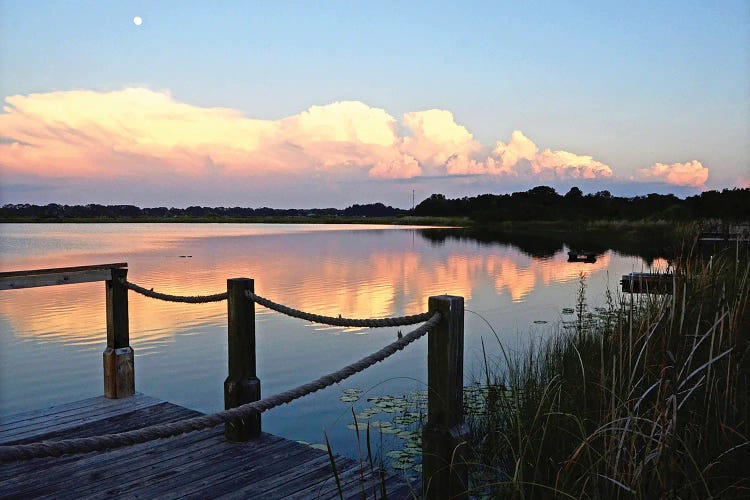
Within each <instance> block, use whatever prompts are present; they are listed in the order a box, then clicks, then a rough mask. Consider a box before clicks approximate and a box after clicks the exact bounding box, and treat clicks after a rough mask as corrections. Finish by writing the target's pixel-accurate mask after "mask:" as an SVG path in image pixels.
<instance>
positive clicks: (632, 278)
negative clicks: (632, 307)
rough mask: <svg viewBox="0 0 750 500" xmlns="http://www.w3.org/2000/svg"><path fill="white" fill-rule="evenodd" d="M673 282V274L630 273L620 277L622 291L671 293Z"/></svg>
mask: <svg viewBox="0 0 750 500" xmlns="http://www.w3.org/2000/svg"><path fill="white" fill-rule="evenodd" d="M673 283H674V279H673V276H672V275H671V274H663V273H630V274H624V275H623V276H622V279H620V284H621V285H622V291H623V292H624V293H653V294H671V293H672V289H673Z"/></svg>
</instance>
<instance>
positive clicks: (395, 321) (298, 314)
mask: <svg viewBox="0 0 750 500" xmlns="http://www.w3.org/2000/svg"><path fill="white" fill-rule="evenodd" d="M245 296H247V298H248V299H250V300H252V301H253V302H257V303H258V304H260V305H262V306H263V307H267V308H268V309H271V310H273V311H276V312H279V313H281V314H286V315H287V316H291V317H293V318H298V319H304V320H306V321H311V322H313V323H320V324H323V325H331V326H347V327H366V328H382V327H387V326H408V325H415V324H417V323H422V322H424V321H427V320H428V319H430V316H431V314H430V313H429V312H425V313H421V314H414V315H413V316H400V317H395V318H378V319H353V318H342V317H341V316H339V317H338V318H336V317H333V316H321V315H320V314H313V313H309V312H304V311H300V310H299V309H293V308H291V307H289V306H285V305H283V304H278V303H276V302H274V301H272V300H269V299H267V298H265V297H261V296H260V295H256V294H254V293H253V292H250V291H245Z"/></svg>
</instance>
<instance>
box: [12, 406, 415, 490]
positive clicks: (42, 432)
mask: <svg viewBox="0 0 750 500" xmlns="http://www.w3.org/2000/svg"><path fill="white" fill-rule="evenodd" d="M196 415H199V413H198V412H196V411H193V410H189V409H187V408H183V407H180V406H178V405H174V404H172V403H168V402H164V401H161V400H158V399H155V398H151V397H149V396H145V395H143V394H136V395H135V396H132V397H130V398H124V399H106V398H104V397H99V398H91V399H88V400H84V401H79V402H74V403H69V404H64V405H58V406H55V407H52V408H48V409H46V410H41V411H33V412H25V413H23V414H19V415H15V416H11V417H6V418H3V419H2V420H1V421H0V436H1V437H0V443H2V444H18V443H24V442H29V441H38V440H43V439H44V440H57V439H67V438H73V437H88V436H95V435H100V434H106V433H113V432H121V431H125V430H130V429H137V428H140V427H143V426H147V425H154V424H160V423H166V422H173V421H176V420H180V419H183V418H188V417H192V416H196ZM45 422H46V424H45ZM335 460H336V468H337V471H338V473H339V479H340V482H341V490H342V491H341V493H342V494H343V497H344V498H355V497H356V498H361V495H362V491H363V488H364V491H365V492H366V493H367V498H374V497H375V495H376V496H377V497H378V498H381V497H382V494H381V489H382V488H383V486H385V487H386V489H387V492H388V496H389V497H390V498H408V497H409V496H411V493H413V492H418V491H420V489H419V487H413V486H410V485H407V484H406V483H405V482H403V480H401V479H400V478H398V477H396V476H392V475H386V476H384V478H380V477H379V474H378V472H377V471H370V470H369V469H367V470H365V471H364V475H363V471H361V470H360V467H361V466H360V464H359V463H358V462H356V461H355V460H352V459H349V458H344V457H336V458H335ZM0 497H2V498H40V497H54V498H71V499H72V498H112V497H117V498H157V497H158V498H338V497H339V492H338V488H337V486H336V482H335V480H334V478H333V473H332V469H331V464H330V459H329V457H328V453H327V452H325V451H322V450H318V449H315V448H311V447H310V446H307V445H302V444H299V443H296V442H294V441H290V440H288V439H284V438H281V437H278V436H274V435H271V434H267V433H261V435H260V437H259V438H258V439H253V440H251V441H249V442H247V443H232V442H228V441H227V440H226V439H225V437H224V430H223V428H222V427H221V426H219V427H216V428H213V429H206V430H203V431H198V432H193V433H190V434H185V435H182V436H177V437H174V438H169V439H161V440H156V441H151V442H147V443H142V444H138V445H135V446H130V447H126V448H119V449H115V450H111V451H107V452H102V453H87V454H81V455H69V456H63V457H59V458H42V459H33V460H25V461H17V462H10V463H4V464H0Z"/></svg>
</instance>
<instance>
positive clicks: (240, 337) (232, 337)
mask: <svg viewBox="0 0 750 500" xmlns="http://www.w3.org/2000/svg"><path fill="white" fill-rule="evenodd" d="M245 291H250V292H254V291H255V283H254V281H253V280H252V279H249V278H233V279H229V280H227V313H228V318H227V323H228V327H227V330H228V339H227V340H228V343H229V353H228V354H229V356H228V357H229V375H228V376H227V379H226V381H225V382H224V409H226V410H228V409H230V408H236V407H237V406H241V405H243V404H245V403H251V402H253V401H258V400H259V399H260V380H259V379H258V377H257V376H256V365H255V303H254V302H253V301H251V300H249V299H248V298H247V296H245ZM260 432H261V427H260V413H258V414H255V415H253V416H252V417H250V418H246V419H243V420H241V421H232V422H228V423H226V424H225V425H224V435H225V436H226V438H227V439H228V440H229V441H236V442H244V441H249V440H250V439H254V438H257V437H258V436H260Z"/></svg>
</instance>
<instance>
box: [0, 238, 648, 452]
mask: <svg viewBox="0 0 750 500" xmlns="http://www.w3.org/2000/svg"><path fill="white" fill-rule="evenodd" d="M423 234H424V233H423V230H421V229H418V228H405V227H403V226H400V227H383V226H364V225H357V226H342V225H330V226H329V225H303V224H300V225H254V224H244V225H243V224H236V225H235V224H215V225H214V224H81V225H77V224H65V225H44V224H40V225H25V224H5V225H0V236H1V238H0V255H1V256H2V263H1V266H0V267H1V268H2V270H4V271H7V270H17V269H33V268H45V267H61V266H73V265H89V264H98V263H107V262H128V264H129V273H128V277H129V279H130V281H133V282H135V283H137V284H140V285H143V286H146V287H149V288H151V287H153V288H154V289H155V290H157V291H161V292H167V293H174V294H184V295H201V294H208V293H217V292H221V291H225V290H226V279H227V278H232V277H251V278H254V279H255V288H256V292H257V293H259V294H260V295H263V296H266V297H268V298H270V299H272V300H275V301H277V302H281V303H284V304H288V305H291V306H293V307H296V308H298V309H302V310H306V311H314V312H318V313H321V314H328V315H338V314H341V315H342V316H345V317H347V316H348V317H384V316H394V315H403V314H414V313H418V312H422V311H423V310H425V309H426V304H427V298H428V297H429V296H430V295H439V294H443V293H447V294H454V295H461V296H463V297H465V299H466V308H467V309H468V310H470V311H474V312H476V313H478V314H481V315H482V317H484V318H486V320H487V321H488V322H489V323H490V324H492V326H493V327H494V329H495V330H496V332H497V333H498V335H499V337H500V339H501V341H502V342H504V343H505V344H506V345H507V346H508V347H509V348H517V347H518V346H520V345H522V344H523V343H525V342H528V341H529V340H531V339H535V338H538V337H540V336H544V335H545V334H548V333H549V332H550V331H551V330H552V329H553V328H554V325H556V324H557V323H558V322H559V321H560V319H561V310H562V308H564V307H573V305H574V304H575V297H576V290H577V288H578V279H579V276H580V274H581V273H585V274H586V276H587V283H588V289H589V295H590V299H589V302H590V303H592V305H595V298H596V297H598V296H600V295H601V293H602V292H603V291H604V289H605V288H606V287H607V286H609V287H610V289H612V290H616V288H617V283H618V280H619V278H620V275H621V274H625V273H628V272H631V271H633V270H637V271H641V270H644V269H648V266H647V265H646V264H645V263H644V262H643V261H642V260H641V259H639V258H636V257H629V256H622V255H619V254H617V253H615V252H613V251H608V252H606V253H604V254H603V255H601V256H600V257H599V258H598V259H597V262H596V263H594V264H587V263H568V262H567V253H565V251H566V250H567V249H563V251H560V252H558V253H557V254H555V255H553V256H551V257H548V258H544V259H538V258H532V257H531V256H529V255H527V254H525V253H523V252H522V251H520V250H518V249H517V248H516V247H514V246H511V245H507V244H487V243H483V244H479V243H477V242H473V241H470V240H457V239H448V240H445V241H443V242H441V243H436V242H434V241H431V240H430V239H428V238H426V237H425V236H424V235H423ZM188 255H189V256H191V257H189V258H188V257H181V256H188ZM661 264H662V263H661V262H659V261H657V262H655V263H654V265H655V266H658V265H661ZM129 300H130V330H131V333H130V338H131V345H132V346H133V349H134V350H135V354H136V360H135V363H136V387H137V390H139V391H140V392H144V393H146V394H149V395H152V396H155V397H159V398H162V399H165V400H169V401H172V402H175V403H178V404H181V405H184V406H187V407H189V408H193V409H196V410H199V411H203V412H213V411H216V410H219V409H223V382H224V378H225V377H226V356H227V354H226V350H227V346H226V303H218V304H205V305H191V304H172V303H167V302H163V301H157V300H153V299H148V298H145V297H142V296H140V295H137V294H134V293H132V292H131V293H130V297H129ZM256 321H257V330H258V333H257V336H258V339H257V341H258V348H257V360H258V377H259V378H260V379H261V384H262V391H263V394H264V395H271V394H274V393H276V392H279V391H281V390H285V389H288V388H291V387H293V386H296V385H298V384H300V383H303V382H307V381H309V380H311V379H313V378H317V377H319V376H320V375H322V374H324V373H328V372H330V371H332V370H334V369H337V368H339V367H341V366H344V365H346V364H349V363H351V362H352V361H355V360H357V359H359V358H361V357H363V356H365V355H367V354H370V353H371V352H373V351H375V350H377V349H378V348H380V347H382V346H384V345H386V344H387V343H389V342H391V341H393V340H394V339H395V338H396V336H397V330H398V329H395V328H391V329H377V330H366V329H340V328H328V327H323V326H320V325H312V324H309V323H305V322H303V321H299V320H295V319H291V318H286V317H282V316H280V315H278V314H276V313H273V312H270V311H267V310H265V309H263V308H260V307H257V310H256ZM545 322H546V323H545ZM105 325H106V323H105V306H104V284H103V283H86V284H78V285H66V286H55V287H45V288H35V289H25V290H11V291H3V292H0V356H1V358H0V416H2V415H8V414H12V413H16V412H18V411H24V410H29V409H35V408H40V407H44V406H48V405H51V404H56V403H63V402H67V401H72V400H75V399H82V398H86V397H90V396H96V395H100V394H101V393H102V358H101V353H102V351H103V350H104V347H105V343H106V326H105ZM403 330H404V332H406V331H408V330H410V329H409V328H404V329H403ZM482 339H483V340H484V342H485V344H486V345H487V346H488V350H489V352H490V355H491V357H493V356H495V355H496V354H497V352H498V349H497V340H496V339H495V337H494V334H493V333H492V332H491V331H490V329H489V328H488V326H487V325H486V323H485V322H484V321H483V320H482V319H481V318H479V317H478V316H477V315H476V314H474V313H472V312H467V313H466V358H465V366H466V379H467V381H470V380H471V379H472V376H473V374H478V373H479V370H480V366H481V363H480V359H481V357H482V352H481V347H480V346H481V340H482ZM425 380H426V338H423V339H421V340H420V341H418V342H416V343H415V344H412V345H411V346H409V348H407V349H406V350H405V351H402V352H400V353H398V354H396V355H394V356H393V357H391V358H389V359H388V360H386V361H385V362H383V363H380V364H378V365H376V366H374V367H372V368H370V369H368V370H367V371H365V372H364V373H362V374H359V375H356V376H354V377H352V378H351V379H349V380H347V381H345V382H344V383H343V384H341V385H340V386H336V387H333V388H330V389H327V390H325V391H321V392H319V393H316V394H313V395H311V396H308V397H307V398H305V399H302V400H299V401H296V402H294V403H292V404H290V405H287V406H284V407H281V408H278V409H275V410H272V411H271V412H269V413H266V414H264V416H263V419H264V420H263V427H264V430H266V431H268V432H273V433H276V434H280V435H282V436H285V437H288V438H292V439H301V440H306V441H310V442H318V443H319V442H322V441H323V434H322V432H323V430H324V429H325V430H326V432H327V433H328V436H329V438H330V439H331V440H332V444H333V446H334V448H335V449H336V451H338V452H341V453H345V454H350V455H354V454H355V453H356V451H355V450H356V440H355V438H354V433H353V432H352V431H350V430H347V428H346V424H348V423H351V420H352V417H351V406H350V404H345V403H342V402H341V401H339V397H340V396H341V395H342V390H343V389H346V388H361V389H364V390H366V391H368V392H367V395H368V396H370V395H381V394H392V395H403V394H404V393H406V392H407V391H412V390H418V389H422V388H424V383H425ZM358 408H359V407H358Z"/></svg>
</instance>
